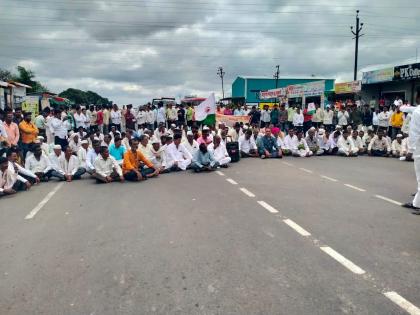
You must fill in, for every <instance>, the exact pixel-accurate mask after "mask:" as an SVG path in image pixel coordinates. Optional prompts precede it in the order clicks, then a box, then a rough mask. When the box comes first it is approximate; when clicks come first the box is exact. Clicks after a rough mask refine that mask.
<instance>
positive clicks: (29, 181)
mask: <svg viewBox="0 0 420 315" xmlns="http://www.w3.org/2000/svg"><path fill="white" fill-rule="evenodd" d="M32 155H33V154H32ZM6 157H7V159H8V160H9V169H10V172H11V174H14V175H13V176H16V177H17V179H18V180H20V181H21V182H23V183H24V184H25V185H26V188H27V189H29V188H31V186H32V185H33V184H38V183H39V182H40V180H39V178H38V177H37V176H36V175H35V174H34V173H32V172H31V171H30V170H28V169H26V168H24V167H22V166H21V165H20V164H19V163H18V159H19V156H18V153H17V152H16V151H15V150H8V151H7V152H6Z"/></svg>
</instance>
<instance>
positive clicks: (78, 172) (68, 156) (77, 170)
mask: <svg viewBox="0 0 420 315" xmlns="http://www.w3.org/2000/svg"><path fill="white" fill-rule="evenodd" d="M58 160H59V162H60V169H61V170H62V172H63V173H64V177H65V178H66V181H67V182H71V181H72V180H76V179H81V177H82V175H83V174H84V173H86V169H84V168H83V167H80V166H79V159H78V158H77V157H76V156H75V155H73V151H72V150H71V148H70V147H67V148H66V149H65V151H64V155H61V156H60V157H59V159H58Z"/></svg>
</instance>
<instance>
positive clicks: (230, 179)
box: [226, 178, 238, 185]
mask: <svg viewBox="0 0 420 315" xmlns="http://www.w3.org/2000/svg"><path fill="white" fill-rule="evenodd" d="M226 181H228V182H229V183H231V184H232V185H238V183H237V182H235V181H234V180H233V179H232V178H226Z"/></svg>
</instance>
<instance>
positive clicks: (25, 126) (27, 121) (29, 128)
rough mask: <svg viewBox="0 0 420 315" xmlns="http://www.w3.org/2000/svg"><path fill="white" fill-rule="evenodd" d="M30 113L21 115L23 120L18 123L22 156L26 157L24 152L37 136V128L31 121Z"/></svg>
mask: <svg viewBox="0 0 420 315" xmlns="http://www.w3.org/2000/svg"><path fill="white" fill-rule="evenodd" d="M31 117H32V114H31V113H30V112H26V113H24V115H23V120H22V121H21V122H20V124H19V129H20V134H21V136H22V151H23V158H25V157H26V153H27V152H28V151H29V146H30V145H31V144H32V143H34V142H35V140H36V138H37V137H38V133H39V131H38V128H37V127H36V126H35V124H34V123H33V122H32V121H31Z"/></svg>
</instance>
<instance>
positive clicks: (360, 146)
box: [351, 130, 367, 155]
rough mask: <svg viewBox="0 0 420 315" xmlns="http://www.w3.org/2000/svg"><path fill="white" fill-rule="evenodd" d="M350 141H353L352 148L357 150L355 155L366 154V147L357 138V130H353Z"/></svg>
mask: <svg viewBox="0 0 420 315" xmlns="http://www.w3.org/2000/svg"><path fill="white" fill-rule="evenodd" d="M351 140H352V141H353V144H354V146H355V147H356V148H357V150H358V151H357V154H359V155H360V154H365V153H366V152H367V150H366V146H365V144H364V142H363V140H362V138H361V137H360V136H359V132H358V131H357V130H353V131H352V133H351Z"/></svg>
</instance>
